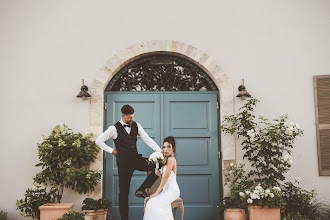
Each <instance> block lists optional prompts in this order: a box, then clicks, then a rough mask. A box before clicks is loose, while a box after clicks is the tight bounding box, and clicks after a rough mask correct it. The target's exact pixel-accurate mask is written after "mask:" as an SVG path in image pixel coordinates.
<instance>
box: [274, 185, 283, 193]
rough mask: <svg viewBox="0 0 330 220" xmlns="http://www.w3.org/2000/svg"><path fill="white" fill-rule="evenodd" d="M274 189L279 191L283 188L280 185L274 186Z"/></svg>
mask: <svg viewBox="0 0 330 220" xmlns="http://www.w3.org/2000/svg"><path fill="white" fill-rule="evenodd" d="M273 189H274V190H277V191H279V192H280V191H281V188H280V187H278V186H274V187H273Z"/></svg>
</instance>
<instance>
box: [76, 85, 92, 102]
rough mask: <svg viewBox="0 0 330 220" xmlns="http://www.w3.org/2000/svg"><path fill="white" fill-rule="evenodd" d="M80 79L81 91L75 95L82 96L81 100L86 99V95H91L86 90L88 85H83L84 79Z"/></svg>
mask: <svg viewBox="0 0 330 220" xmlns="http://www.w3.org/2000/svg"><path fill="white" fill-rule="evenodd" d="M82 81H83V86H82V87H81V91H80V92H79V94H78V95H77V98H82V99H83V100H85V99H87V97H91V95H90V94H89V93H88V92H87V91H88V87H87V86H85V84H84V80H82Z"/></svg>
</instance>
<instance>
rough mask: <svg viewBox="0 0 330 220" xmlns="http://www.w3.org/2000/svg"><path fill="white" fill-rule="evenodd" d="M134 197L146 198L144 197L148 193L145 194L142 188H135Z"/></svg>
mask: <svg viewBox="0 0 330 220" xmlns="http://www.w3.org/2000/svg"><path fill="white" fill-rule="evenodd" d="M135 197H139V198H146V197H148V195H147V193H146V191H144V190H136V192H135Z"/></svg>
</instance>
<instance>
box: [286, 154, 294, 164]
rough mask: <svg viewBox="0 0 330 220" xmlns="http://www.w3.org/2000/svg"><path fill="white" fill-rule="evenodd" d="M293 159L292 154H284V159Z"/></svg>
mask: <svg viewBox="0 0 330 220" xmlns="http://www.w3.org/2000/svg"><path fill="white" fill-rule="evenodd" d="M291 159H292V158H291V156H290V155H289V154H287V155H285V156H284V160H285V161H287V162H288V161H289V160H291Z"/></svg>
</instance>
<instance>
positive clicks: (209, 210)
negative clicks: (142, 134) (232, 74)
mask: <svg viewBox="0 0 330 220" xmlns="http://www.w3.org/2000/svg"><path fill="white" fill-rule="evenodd" d="M164 112H165V114H164V126H165V127H164V132H165V136H168V135H172V136H174V137H175V138H176V140H177V154H176V158H177V161H178V178H177V179H178V184H179V186H180V189H181V198H182V199H183V201H184V206H185V219H219V209H218V208H217V205H219V197H220V196H219V158H218V151H219V150H218V128H217V126H218V120H217V95H216V94H198V93H197V94H187V93H186V94H170V95H166V96H164ZM196 207H199V208H197V209H196ZM201 207H203V208H201ZM201 210H202V211H201Z"/></svg>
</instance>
